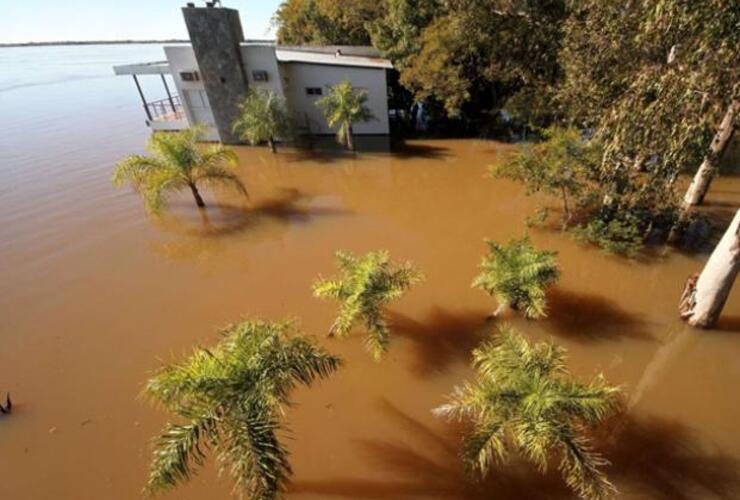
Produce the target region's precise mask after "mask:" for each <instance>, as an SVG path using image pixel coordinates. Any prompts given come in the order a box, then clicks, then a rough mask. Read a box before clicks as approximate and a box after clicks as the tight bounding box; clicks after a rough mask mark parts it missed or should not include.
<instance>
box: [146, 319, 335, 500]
mask: <svg viewBox="0 0 740 500" xmlns="http://www.w3.org/2000/svg"><path fill="white" fill-rule="evenodd" d="M222 334H223V336H224V338H223V340H221V342H220V343H219V344H217V345H216V346H215V347H213V348H211V349H207V348H203V347H199V348H197V349H195V351H194V352H193V354H192V356H190V358H188V359H187V360H185V361H183V362H181V363H177V364H172V365H168V366H166V367H164V368H162V369H161V370H160V371H159V372H158V373H157V374H156V375H155V376H154V377H153V378H151V379H150V380H149V382H148V383H147V385H146V387H145V389H144V393H143V394H144V396H145V397H146V398H147V399H149V400H151V401H154V402H156V403H159V404H161V405H162V406H163V407H164V408H165V409H166V410H168V411H170V412H172V413H174V414H175V415H176V416H177V417H178V420H179V423H168V424H167V425H166V426H165V428H164V430H163V431H162V434H161V435H160V436H159V437H158V438H157V439H156V441H155V450H154V456H153V459H152V464H151V470H150V474H149V481H148V484H147V491H148V492H149V493H152V494H154V493H159V492H162V491H165V490H168V489H170V488H172V487H174V486H176V485H177V484H179V483H181V482H184V481H187V480H188V479H190V478H191V477H192V476H193V475H194V474H195V472H196V469H197V468H198V467H200V466H202V465H203V462H204V460H205V458H206V454H207V452H208V451H210V450H213V451H214V452H216V453H217V456H218V461H219V463H220V465H221V469H222V470H223V471H225V472H228V474H229V475H230V476H231V477H232V479H233V480H234V483H235V488H234V489H235V491H238V492H242V493H246V494H247V495H248V496H249V498H251V499H253V500H268V499H269V500H273V499H276V498H280V497H281V490H282V489H283V488H284V486H285V483H286V481H287V478H288V476H289V475H290V473H291V470H290V464H289V463H288V453H287V451H286V450H285V448H284V447H283V445H282V444H281V443H280V440H279V439H278V432H279V431H280V430H281V427H282V423H281V417H282V415H283V413H284V406H286V405H287V404H288V401H289V399H288V398H289V395H290V392H291V391H292V390H293V388H294V387H296V386H297V385H305V386H310V385H311V384H312V383H313V382H314V381H315V380H316V379H324V378H327V377H329V376H330V375H331V374H333V373H334V372H335V371H336V370H337V368H338V367H339V366H340V364H341V360H340V359H339V358H337V357H335V356H332V355H331V354H329V353H327V352H326V351H324V350H323V349H322V348H320V347H318V346H316V345H315V344H314V343H313V342H311V341H310V340H308V339H307V338H306V337H304V336H302V335H300V334H299V332H298V331H297V329H296V327H295V325H294V324H293V323H290V322H279V323H266V322H262V321H244V322H241V323H236V324H232V325H229V326H228V327H226V328H225V329H224V330H223V332H222Z"/></svg>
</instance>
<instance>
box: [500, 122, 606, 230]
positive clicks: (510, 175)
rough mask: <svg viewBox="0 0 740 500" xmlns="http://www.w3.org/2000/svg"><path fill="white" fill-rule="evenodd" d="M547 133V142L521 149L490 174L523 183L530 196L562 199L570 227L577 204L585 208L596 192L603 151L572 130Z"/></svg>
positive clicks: (555, 128)
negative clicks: (539, 194)
mask: <svg viewBox="0 0 740 500" xmlns="http://www.w3.org/2000/svg"><path fill="white" fill-rule="evenodd" d="M543 133H544V137H545V139H546V140H545V141H544V142H540V143H536V144H532V145H529V144H525V145H523V146H520V147H519V148H518V149H517V151H516V152H515V153H514V154H512V155H511V156H509V157H507V158H506V159H505V160H504V161H503V162H502V163H500V164H498V165H494V166H493V167H491V168H490V173H491V175H493V176H494V177H504V178H507V179H511V180H515V181H519V182H521V183H523V184H524V186H525V188H526V190H527V194H534V193H539V192H544V193H546V194H549V195H552V196H557V197H558V198H560V200H561V202H562V209H563V227H566V226H567V225H568V224H569V223H570V221H571V218H572V216H573V210H574V209H575V208H578V207H575V206H573V205H574V204H576V205H579V206H581V205H583V204H584V201H585V197H586V195H587V194H588V195H591V194H592V193H593V190H594V180H596V178H597V177H598V172H599V165H600V162H601V150H600V148H599V145H598V143H596V142H595V141H586V140H584V139H583V138H582V137H581V134H580V132H578V131H577V130H575V129H572V128H563V127H559V126H552V127H550V128H548V129H546V130H544V132H543Z"/></svg>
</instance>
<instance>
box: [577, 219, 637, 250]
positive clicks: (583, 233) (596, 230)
mask: <svg viewBox="0 0 740 500" xmlns="http://www.w3.org/2000/svg"><path fill="white" fill-rule="evenodd" d="M575 235H576V238H577V239H579V240H581V241H585V242H588V243H593V244H594V245H598V246H599V247H601V248H602V249H604V250H606V251H607V252H612V253H617V254H622V255H626V256H627V257H633V256H634V255H635V254H637V252H639V251H640V249H641V248H642V242H643V235H642V233H641V231H640V223H639V219H638V218H637V217H634V216H632V215H631V214H629V213H626V214H622V216H621V217H617V218H612V219H610V220H604V219H601V218H598V217H595V218H593V219H592V220H590V221H588V222H586V223H583V224H582V225H580V226H578V227H576V229H575Z"/></svg>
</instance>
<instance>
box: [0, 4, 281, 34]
mask: <svg viewBox="0 0 740 500" xmlns="http://www.w3.org/2000/svg"><path fill="white" fill-rule="evenodd" d="M187 1H188V0H84V1H83V0H0V43H17V42H49V41H61V40H123V39H137V40H142V39H163V38H187V31H186V29H185V22H184V21H183V19H182V13H181V12H180V8H181V7H183V6H185V3H186V2H187ZM191 1H193V0H191ZM194 1H195V4H196V5H198V6H202V5H204V1H203V0H194ZM222 3H223V6H224V7H231V8H234V9H237V10H239V13H240V15H241V19H242V27H243V28H244V34H245V36H246V37H247V38H273V37H274V33H273V32H272V31H271V28H270V19H271V18H272V15H273V14H274V13H275V10H276V9H277V8H278V6H279V5H280V3H281V0H223V1H222Z"/></svg>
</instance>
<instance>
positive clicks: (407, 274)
mask: <svg viewBox="0 0 740 500" xmlns="http://www.w3.org/2000/svg"><path fill="white" fill-rule="evenodd" d="M336 259H337V267H338V268H339V275H338V276H337V277H335V278H330V279H324V278H320V279H319V280H317V281H316V282H315V283H314V285H313V294H314V296H315V297H318V298H329V299H334V300H337V301H339V302H340V306H339V313H338V315H337V317H336V319H335V320H334V322H333V324H332V327H331V330H330V334H336V335H337V336H345V335H347V334H348V333H349V332H350V331H351V330H352V328H353V327H354V326H355V325H356V324H357V323H358V322H360V321H364V322H365V327H366V330H367V334H368V337H367V339H366V342H365V345H366V346H367V348H368V350H369V351H370V353H371V354H372V355H373V357H374V358H375V359H376V360H378V359H380V357H381V356H382V354H383V353H385V352H386V351H387V349H388V346H389V344H390V331H389V329H388V326H387V323H386V321H385V318H384V317H383V308H384V307H385V306H386V305H387V304H388V303H390V302H391V301H393V300H395V299H398V298H399V297H401V296H402V295H403V293H404V292H406V291H407V290H408V289H409V288H410V287H411V286H412V285H413V284H414V283H417V282H419V281H421V280H422V279H423V275H422V274H421V273H420V272H419V271H417V270H416V269H414V267H413V265H412V264H411V263H408V262H406V263H403V264H396V263H393V262H391V260H390V256H389V254H388V252H386V251H378V252H370V253H368V254H366V255H364V256H362V257H356V256H354V255H352V254H350V253H347V252H342V251H339V252H337V253H336Z"/></svg>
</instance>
